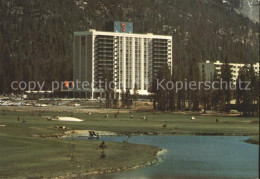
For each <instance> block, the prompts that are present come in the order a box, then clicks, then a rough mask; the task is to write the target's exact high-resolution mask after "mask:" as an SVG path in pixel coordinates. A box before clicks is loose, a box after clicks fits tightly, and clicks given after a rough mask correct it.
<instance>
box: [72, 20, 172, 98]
mask: <svg viewBox="0 0 260 179" xmlns="http://www.w3.org/2000/svg"><path fill="white" fill-rule="evenodd" d="M164 65H168V66H169V68H170V69H171V71H172V37H171V36H163V35H153V34H151V33H148V34H135V33H133V25H132V23H125V22H115V23H114V32H104V31H96V30H89V31H83V32H74V55H73V71H74V73H73V78H74V79H73V80H74V81H76V80H78V81H81V82H82V81H87V82H89V83H91V84H94V85H91V86H90V87H89V88H88V90H85V91H84V90H81V91H80V90H79V92H81V93H82V92H83V93H85V94H86V97H89V98H95V97H98V96H99V95H100V92H101V91H103V90H104V89H103V87H104V86H103V85H102V86H101V88H100V86H99V85H98V84H96V82H98V81H100V80H101V81H104V79H107V78H108V76H110V78H109V79H111V81H113V83H114V86H113V88H114V89H113V90H114V91H115V92H117V93H118V94H119V93H120V92H121V91H122V90H123V91H126V90H127V89H129V90H130V92H131V93H133V91H134V88H135V86H136V87H137V91H138V94H141V95H147V94H149V87H150V86H151V82H152V79H153V77H154V76H156V74H157V72H158V70H159V69H160V67H162V66H164Z"/></svg>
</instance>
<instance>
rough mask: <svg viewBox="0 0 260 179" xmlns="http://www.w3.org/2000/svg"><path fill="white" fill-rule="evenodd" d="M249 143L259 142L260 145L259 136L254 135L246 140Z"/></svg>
mask: <svg viewBox="0 0 260 179" xmlns="http://www.w3.org/2000/svg"><path fill="white" fill-rule="evenodd" d="M246 142H247V143H250V144H258V145H259V136H253V137H250V138H249V139H247V140H246Z"/></svg>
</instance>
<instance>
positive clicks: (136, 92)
mask: <svg viewBox="0 0 260 179" xmlns="http://www.w3.org/2000/svg"><path fill="white" fill-rule="evenodd" d="M137 98H138V91H137V84H136V83H135V87H134V93H133V100H134V101H135V108H136V101H137Z"/></svg>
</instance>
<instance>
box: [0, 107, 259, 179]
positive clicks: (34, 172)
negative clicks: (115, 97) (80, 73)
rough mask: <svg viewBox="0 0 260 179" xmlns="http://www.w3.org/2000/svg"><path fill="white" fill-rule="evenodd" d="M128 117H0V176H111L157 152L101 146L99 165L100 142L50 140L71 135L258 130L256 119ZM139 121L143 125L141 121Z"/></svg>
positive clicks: (249, 132)
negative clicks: (72, 119)
mask: <svg viewBox="0 0 260 179" xmlns="http://www.w3.org/2000/svg"><path fill="white" fill-rule="evenodd" d="M132 115H133V118H132V119H131V118H130V114H129V113H119V115H118V116H117V117H115V116H114V114H109V115H108V118H105V114H102V113H94V114H91V115H87V114H84V113H69V112H63V113H56V112H36V111H34V112H25V111H16V112H10V111H1V112H0V125H1V126H0V140H1V148H0V155H1V160H0V176H1V177H9V178H17V177H20V176H24V177H41V176H43V177H54V176H60V175H63V176H69V175H71V174H75V175H76V174H87V173H100V172H104V171H107V172H111V171H117V170H118V169H120V168H121V169H127V168H132V167H134V166H138V165H139V166H140V165H141V166H142V165H146V164H147V162H149V161H153V160H154V159H155V154H156V153H157V151H158V150H159V149H158V148H157V147H154V146H147V145H135V144H129V143H126V142H124V143H112V142H107V143H106V146H107V148H105V149H104V154H105V157H104V158H103V159H102V158H101V153H102V150H101V149H99V145H100V143H101V141H92V140H89V141H82V140H73V141H71V140H68V139H61V138H53V137H54V136H62V135H63V134H64V133H65V132H66V131H71V130H86V129H88V130H100V131H112V132H116V133H118V134H125V135H129V134H133V135H134V134H136V135H140V134H159V135H173V134H183V135H257V134H258V129H259V127H258V124H259V120H258V118H242V117H214V116H195V120H190V119H191V115H184V114H177V113H133V114H132ZM18 116H19V122H18ZM49 116H72V117H76V118H80V119H82V120H83V121H82V122H62V121H48V120H47V118H48V117H49ZM142 116H146V117H147V120H144V119H141V117H142ZM216 118H217V119H218V122H216ZM22 121H23V122H22ZM57 126H65V127H66V129H60V128H57ZM163 126H164V127H163ZM49 137H51V138H49Z"/></svg>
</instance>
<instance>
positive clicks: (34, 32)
mask: <svg viewBox="0 0 260 179" xmlns="http://www.w3.org/2000/svg"><path fill="white" fill-rule="evenodd" d="M236 6H237V4H236V3H234V4H231V5H227V4H223V3H222V1H220V0H196V1H194V0H185V1H183V0H142V1H140V0H127V1H118V0H109V1H108V0H77V1H76V0H55V1H53V0H1V1H0V94H2V93H10V92H12V91H11V89H10V84H11V82H12V81H15V80H16V81H21V80H24V81H46V82H50V81H54V80H57V81H65V80H72V74H73V72H72V56H73V45H72V44H73V43H72V42H73V32H74V31H83V30H88V29H97V30H105V28H106V23H107V22H110V21H115V20H117V21H131V22H133V23H134V33H154V34H164V35H171V36H172V38H173V53H172V54H173V64H174V68H175V76H176V79H181V78H183V76H184V77H185V76H188V74H189V70H187V66H191V65H192V64H194V63H197V62H203V61H205V60H210V61H216V60H220V61H224V57H226V56H228V59H229V62H241V63H244V62H246V63H251V62H256V61H258V58H259V41H258V40H259V31H258V30H259V29H258V28H259V24H258V23H253V22H252V21H251V20H249V19H248V18H247V17H245V16H243V15H240V14H238V13H237V12H236V11H235V9H234V8H235V7H236ZM194 68H195V67H194ZM195 76H196V75H195V74H194V78H196V77H195ZM46 88H48V86H46Z"/></svg>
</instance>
